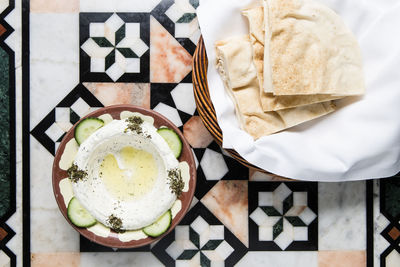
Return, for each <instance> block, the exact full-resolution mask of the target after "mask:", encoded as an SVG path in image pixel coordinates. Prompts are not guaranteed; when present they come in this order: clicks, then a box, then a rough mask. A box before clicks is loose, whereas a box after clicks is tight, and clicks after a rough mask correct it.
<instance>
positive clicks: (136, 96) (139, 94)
mask: <svg viewBox="0 0 400 267" xmlns="http://www.w3.org/2000/svg"><path fill="white" fill-rule="evenodd" d="M83 85H84V86H86V88H88V89H89V91H90V92H92V93H93V94H94V96H95V97H97V99H98V100H100V102H101V103H102V104H103V105H104V106H110V105H117V104H132V105H137V106H141V107H144V108H150V84H149V83H83Z"/></svg>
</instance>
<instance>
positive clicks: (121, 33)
mask: <svg viewBox="0 0 400 267" xmlns="http://www.w3.org/2000/svg"><path fill="white" fill-rule="evenodd" d="M124 38H125V24H124V25H122V26H121V28H119V29H118V30H117V31H116V32H115V45H117V44H119V42H121V41H122V40H123V39H124Z"/></svg>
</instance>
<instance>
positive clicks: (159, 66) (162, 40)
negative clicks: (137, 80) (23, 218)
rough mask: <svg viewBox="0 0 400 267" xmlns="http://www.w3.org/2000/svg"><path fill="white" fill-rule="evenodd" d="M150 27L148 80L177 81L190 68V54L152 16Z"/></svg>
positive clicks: (157, 81) (155, 81) (154, 81)
mask: <svg viewBox="0 0 400 267" xmlns="http://www.w3.org/2000/svg"><path fill="white" fill-rule="evenodd" d="M150 29H151V31H150V81H151V82H153V83H179V82H180V81H181V80H182V79H183V78H184V77H186V75H188V74H189V72H190V71H191V70H192V66H191V64H192V56H191V55H190V54H189V53H188V52H187V51H186V49H184V48H183V47H182V46H181V45H180V44H179V43H178V41H177V40H176V39H175V38H174V37H173V36H172V35H171V34H170V33H169V32H168V31H167V30H166V29H165V28H164V27H163V26H162V25H161V24H160V23H159V22H158V21H157V20H156V19H155V18H154V17H151V19H150Z"/></svg>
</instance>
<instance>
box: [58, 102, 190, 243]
mask: <svg viewBox="0 0 400 267" xmlns="http://www.w3.org/2000/svg"><path fill="white" fill-rule="evenodd" d="M125 110H127V111H132V112H140V113H142V114H144V115H147V116H151V117H153V118H154V125H155V127H156V128H158V127H160V126H167V127H168V128H171V129H173V130H174V131H175V132H176V133H177V134H178V135H179V137H180V138H181V140H182V143H183V150H182V154H181V156H180V158H179V161H186V162H187V163H188V164H189V167H190V181H189V191H188V192H184V193H182V195H181V196H180V198H179V199H180V200H181V201H182V208H181V210H180V211H179V213H178V214H177V215H176V216H175V218H174V219H173V220H172V224H171V226H170V228H169V229H168V231H167V232H166V233H164V234H163V235H161V236H159V237H157V238H152V237H147V238H145V239H141V240H133V241H129V242H122V241H120V240H119V239H118V237H117V234H116V233H115V232H114V231H111V234H110V235H109V236H108V237H101V236H97V235H95V234H94V233H92V232H90V231H89V230H87V229H86V228H79V227H77V226H75V225H74V224H72V223H71V221H70V220H69V219H68V216H67V207H66V206H65V203H64V199H63V196H62V195H61V193H60V187H59V182H60V181H61V180H62V179H64V178H66V177H68V175H67V172H66V171H64V170H61V169H60V168H59V161H60V158H61V155H62V154H63V152H64V149H65V145H66V144H67V142H68V141H70V140H71V139H72V138H74V129H75V127H76V125H77V124H78V123H79V122H78V123H76V124H75V125H74V126H73V127H72V128H71V129H70V130H69V131H68V133H67V134H66V135H65V137H64V139H63V140H62V141H61V144H60V146H59V148H58V150H57V153H56V156H55V159H54V162H53V179H52V180H53V191H54V195H55V198H56V201H57V204H58V207H59V208H60V211H61V213H62V214H63V215H64V217H65V219H66V220H67V221H68V223H69V224H70V225H71V226H72V227H73V228H74V229H75V230H76V231H78V232H79V233H80V234H81V235H83V236H84V237H86V238H87V239H89V240H91V241H93V242H95V243H98V244H100V245H103V246H107V247H112V248H135V247H141V246H145V245H148V244H150V243H153V242H155V241H157V240H159V239H161V238H163V237H164V236H165V235H167V234H168V233H169V232H171V231H172V229H174V227H175V226H176V225H177V224H179V222H180V221H181V220H182V218H183V217H184V216H185V214H186V212H187V211H188V209H189V207H190V203H191V202H192V199H193V195H194V191H195V187H196V164H195V161H194V157H193V153H192V149H191V147H190V145H189V143H188V142H187V141H186V139H185V138H184V136H183V134H182V132H181V131H180V130H179V129H178V128H177V127H176V126H175V125H174V124H173V123H172V122H171V121H170V120H168V119H167V118H165V117H164V116H163V115H161V114H159V113H157V112H155V111H152V110H149V109H144V108H141V107H137V106H133V105H116V106H109V107H105V108H101V109H99V110H96V111H95V112H92V113H90V114H88V115H87V116H85V117H84V118H87V117H98V116H100V115H103V114H106V113H108V114H110V115H111V116H112V117H113V118H114V119H119V116H120V113H121V112H122V111H125ZM84 118H82V119H84ZM82 119H81V120H82ZM81 120H80V121H81Z"/></svg>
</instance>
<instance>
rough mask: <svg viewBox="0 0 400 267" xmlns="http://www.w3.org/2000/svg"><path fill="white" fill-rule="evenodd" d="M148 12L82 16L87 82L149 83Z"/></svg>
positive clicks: (83, 68)
mask: <svg viewBox="0 0 400 267" xmlns="http://www.w3.org/2000/svg"><path fill="white" fill-rule="evenodd" d="M149 23H150V16H149V14H148V13H101V14H99V13H80V44H81V45H80V47H81V50H80V53H81V55H80V68H81V71H80V73H81V81H85V82H100V81H101V82H112V81H113V82H116V81H119V82H130V81H135V82H149V75H148V74H149V67H150V65H149V54H150V51H149V46H150V33H149V31H150V27H149Z"/></svg>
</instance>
